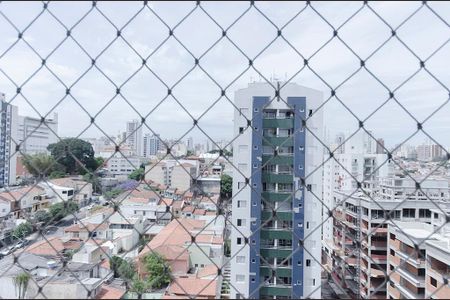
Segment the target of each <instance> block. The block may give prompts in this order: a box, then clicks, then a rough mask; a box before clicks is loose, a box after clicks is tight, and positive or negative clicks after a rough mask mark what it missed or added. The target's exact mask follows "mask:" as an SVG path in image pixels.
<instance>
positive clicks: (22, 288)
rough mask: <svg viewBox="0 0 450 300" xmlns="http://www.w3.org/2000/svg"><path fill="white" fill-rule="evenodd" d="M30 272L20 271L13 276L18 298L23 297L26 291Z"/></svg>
mask: <svg viewBox="0 0 450 300" xmlns="http://www.w3.org/2000/svg"><path fill="white" fill-rule="evenodd" d="M30 277H31V276H30V274H28V273H25V272H24V273H20V274H18V275H17V276H16V277H14V286H15V287H16V289H17V292H18V294H19V295H18V297H19V299H25V294H26V293H27V288H28V282H29V281H30Z"/></svg>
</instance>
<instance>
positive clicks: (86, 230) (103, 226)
mask: <svg viewBox="0 0 450 300" xmlns="http://www.w3.org/2000/svg"><path fill="white" fill-rule="evenodd" d="M64 235H65V236H67V237H69V238H72V239H81V240H83V241H85V240H87V239H90V238H96V239H102V240H108V239H110V238H111V233H110V230H109V224H108V223H107V222H104V223H100V224H93V223H85V222H83V221H81V222H78V223H77V224H73V225H71V226H69V227H66V228H64Z"/></svg>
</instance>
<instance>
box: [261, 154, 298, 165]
mask: <svg viewBox="0 0 450 300" xmlns="http://www.w3.org/2000/svg"><path fill="white" fill-rule="evenodd" d="M269 161H270V163H271V164H274V165H292V164H293V163H294V157H293V156H282V155H277V156H274V155H273V153H271V154H267V155H266V154H263V157H262V163H263V164H266V163H267V162H269Z"/></svg>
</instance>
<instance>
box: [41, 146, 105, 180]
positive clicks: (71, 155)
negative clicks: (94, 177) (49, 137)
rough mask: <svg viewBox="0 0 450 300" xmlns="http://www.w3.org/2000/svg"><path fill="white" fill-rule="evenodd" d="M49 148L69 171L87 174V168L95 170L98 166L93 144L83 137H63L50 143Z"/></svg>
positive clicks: (54, 156)
mask: <svg viewBox="0 0 450 300" xmlns="http://www.w3.org/2000/svg"><path fill="white" fill-rule="evenodd" d="M47 149H48V150H49V151H50V153H51V155H52V156H53V158H54V159H56V160H57V161H58V162H59V163H60V164H61V165H63V166H64V167H65V171H66V172H67V173H70V174H85V173H86V169H87V170H89V171H95V170H96V168H97V161H96V160H95V158H94V149H92V145H91V144H90V143H88V142H86V141H83V140H81V139H77V138H67V139H63V140H61V141H59V142H57V143H54V144H50V145H49V146H48V147H47Z"/></svg>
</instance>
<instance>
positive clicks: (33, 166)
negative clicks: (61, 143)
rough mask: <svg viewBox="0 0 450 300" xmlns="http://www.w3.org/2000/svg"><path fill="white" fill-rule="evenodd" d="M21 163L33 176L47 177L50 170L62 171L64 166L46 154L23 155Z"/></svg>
mask: <svg viewBox="0 0 450 300" xmlns="http://www.w3.org/2000/svg"><path fill="white" fill-rule="evenodd" d="M22 163H23V165H24V167H25V168H26V169H27V171H28V172H29V173H30V174H31V175H33V176H35V177H39V178H41V177H47V176H48V175H50V174H51V173H52V172H63V171H64V167H63V166H62V165H60V164H59V163H57V162H56V160H55V159H54V158H53V156H50V155H47V154H42V153H39V154H35V155H25V156H24V157H23V158H22Z"/></svg>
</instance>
